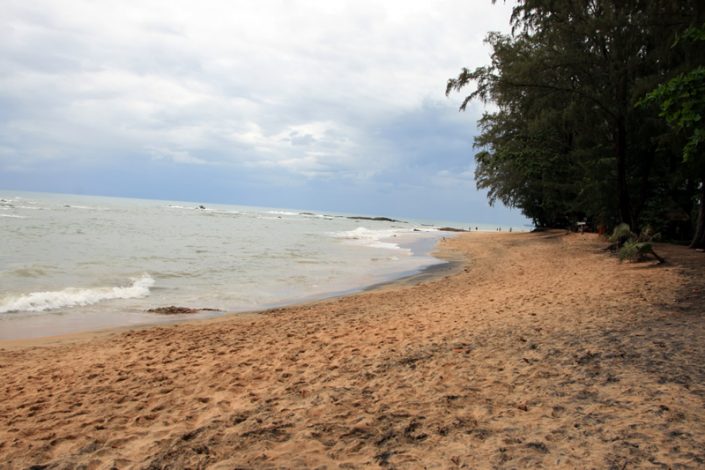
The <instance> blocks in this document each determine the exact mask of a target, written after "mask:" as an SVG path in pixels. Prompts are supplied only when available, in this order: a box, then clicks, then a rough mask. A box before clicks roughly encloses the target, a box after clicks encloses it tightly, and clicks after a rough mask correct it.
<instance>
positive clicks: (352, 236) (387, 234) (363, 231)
mask: <svg viewBox="0 0 705 470" xmlns="http://www.w3.org/2000/svg"><path fill="white" fill-rule="evenodd" d="M402 233H409V230H406V229H405V230H395V229H382V230H371V229H368V228H365V227H358V228H356V229H355V230H347V231H344V232H333V233H331V235H332V236H334V237H335V238H341V239H344V240H348V241H349V243H353V244H356V245H363V246H367V247H370V248H383V249H387V250H399V251H403V252H406V253H408V254H411V250H409V249H407V248H402V247H400V246H399V245H398V244H396V243H393V242H391V241H388V240H389V239H391V238H394V237H396V236H397V235H399V234H402ZM383 240H384V241H383Z"/></svg>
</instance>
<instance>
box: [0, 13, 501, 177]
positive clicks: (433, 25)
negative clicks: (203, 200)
mask: <svg viewBox="0 0 705 470" xmlns="http://www.w3.org/2000/svg"><path fill="white" fill-rule="evenodd" d="M509 9H510V5H506V4H504V3H502V2H498V3H497V4H495V5H493V4H492V2H490V1H487V2H484V1H483V2H471V3H468V2H465V1H460V0H440V1H436V2H431V3H429V2H426V1H424V0H404V1H401V0H394V1H385V2H376V1H374V2H373V1H371V0H356V1H352V0H348V1H335V2H319V1H313V0H308V1H303V0H297V1H291V2H281V1H279V0H258V1H254V0H252V1H238V2H231V1H225V0H202V1H199V2H195V1H191V0H173V1H171V2H163V1H158V0H143V1H124V2H107V1H95V2H83V1H78V0H68V1H65V2H54V1H51V0H37V1H33V2H9V4H6V5H4V7H3V15H2V17H1V18H0V108H1V109H0V172H2V171H6V172H8V171H9V172H17V171H20V170H22V171H24V172H25V173H26V172H30V171H39V172H40V171H43V170H42V169H43V168H46V167H47V162H52V163H56V165H53V164H52V165H51V167H52V168H61V167H63V168H66V169H67V174H68V173H70V172H71V171H73V174H75V175H79V174H80V175H85V171H83V170H86V169H89V168H95V169H96V171H99V170H100V168H101V167H105V168H107V167H111V168H115V167H117V166H120V165H121V164H123V163H124V162H129V164H130V165H132V166H134V167H142V168H143V171H145V172H146V171H157V170H155V169H154V167H153V164H155V163H156V164H159V165H166V164H169V165H175V166H177V167H178V166H186V167H194V166H199V167H203V169H204V171H205V170H206V169H208V168H209V169H210V171H219V172H221V173H222V172H225V174H228V175H231V178H232V179H233V180H236V181H239V182H241V183H242V185H243V186H248V185H249V184H250V183H252V182H254V181H257V182H259V183H260V184H266V183H267V181H269V182H271V183H272V184H282V182H283V181H286V180H287V178H288V179H289V181H288V183H286V184H288V185H292V186H299V185H301V184H303V183H302V181H307V182H308V183H306V184H310V185H311V188H313V187H317V186H316V185H315V184H314V182H316V181H320V182H321V185H322V186H325V184H327V183H325V182H333V181H338V182H339V183H338V184H351V185H362V186H365V187H367V185H369V184H377V185H379V186H378V187H379V188H384V187H390V186H395V185H397V186H403V185H410V186H412V187H419V186H422V185H423V184H426V183H424V181H423V180H424V179H426V180H427V182H428V184H431V185H433V184H436V183H437V181H436V180H438V178H441V179H443V177H442V176H438V175H442V174H443V173H442V172H443V171H448V172H452V173H453V174H455V175H457V171H458V169H459V168H465V169H467V167H468V165H469V162H470V161H471V157H472V149H471V146H470V143H471V133H472V132H473V131H474V127H473V123H474V120H475V119H476V118H477V117H478V116H479V114H478V113H479V109H478V108H473V110H472V111H470V112H469V113H467V114H464V115H462V114H458V113H457V112H456V109H457V105H458V104H459V101H460V98H461V97H453V98H452V99H450V100H446V99H445V98H444V97H443V91H444V85H445V82H446V80H447V79H448V78H449V77H451V76H453V75H455V74H457V72H458V71H459V70H460V68H461V67H462V66H475V65H481V64H484V63H486V62H487V61H488V53H487V49H486V47H485V46H484V45H483V44H482V39H483V37H484V35H485V34H486V31H488V30H490V29H491V30H498V29H503V30H506V29H507V28H508V12H509ZM461 149H462V153H461V152H460V150H461ZM461 155H462V159H463V161H462V162H460V159H461ZM216 168H217V170H216ZM77 169H81V171H76V170H77ZM158 171H162V172H163V171H164V168H163V167H162V166H160V169H159V170H158ZM423 172H427V173H426V176H425V177H422V173H423ZM177 173H178V171H177ZM268 175H269V177H268ZM287 175H288V176H287ZM433 175H436V177H434V176H433ZM66 177H69V176H66ZM398 177H408V178H409V180H406V181H395V180H396V178H398ZM268 178H269V179H268ZM434 178H435V180H434ZM434 181H436V182H435V183H434ZM0 182H1V181H0ZM362 186H360V187H362ZM32 189H40V188H32Z"/></svg>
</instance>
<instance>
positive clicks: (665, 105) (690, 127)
mask: <svg viewBox="0 0 705 470" xmlns="http://www.w3.org/2000/svg"><path fill="white" fill-rule="evenodd" d="M653 102H656V103H658V105H659V107H660V110H661V112H660V114H659V115H660V116H661V117H663V118H664V119H665V120H666V121H667V122H668V125H669V126H671V127H673V128H674V129H675V130H677V131H680V132H684V133H685V134H686V135H687V142H686V144H685V146H684V147H683V160H684V161H686V162H687V161H692V160H694V159H696V158H698V157H699V156H700V155H702V153H703V152H702V148H703V145H705V66H700V67H697V68H695V69H693V70H691V71H689V72H687V73H682V74H679V75H678V76H676V77H674V78H672V79H671V80H669V81H667V82H666V83H664V84H662V85H660V86H658V87H657V88H656V89H655V90H654V91H652V92H651V93H649V94H648V95H646V97H645V98H644V99H643V100H641V101H640V102H639V104H640V105H645V104H649V103H653Z"/></svg>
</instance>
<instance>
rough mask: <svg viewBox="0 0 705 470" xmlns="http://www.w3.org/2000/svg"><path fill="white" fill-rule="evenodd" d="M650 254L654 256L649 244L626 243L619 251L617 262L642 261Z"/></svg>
mask: <svg viewBox="0 0 705 470" xmlns="http://www.w3.org/2000/svg"><path fill="white" fill-rule="evenodd" d="M650 254H654V249H653V246H652V245H651V243H646V242H638V241H628V242H626V243H625V244H624V245H623V246H622V248H620V250H619V261H631V262H639V261H644V260H645V259H646V255H650Z"/></svg>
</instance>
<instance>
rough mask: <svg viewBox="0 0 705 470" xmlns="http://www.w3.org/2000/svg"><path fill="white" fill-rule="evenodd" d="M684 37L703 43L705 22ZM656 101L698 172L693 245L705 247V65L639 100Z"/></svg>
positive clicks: (691, 166)
mask: <svg viewBox="0 0 705 470" xmlns="http://www.w3.org/2000/svg"><path fill="white" fill-rule="evenodd" d="M682 40H688V41H692V42H696V43H701V44H702V43H703V42H705V26H703V27H701V28H696V27H691V28H689V29H688V30H686V31H685V33H684V34H683V36H682ZM679 42H680V41H679ZM654 102H655V103H657V104H658V106H659V108H660V111H661V112H660V116H661V117H663V118H664V119H665V120H666V122H668V125H669V126H671V127H672V128H673V129H675V130H676V131H677V132H680V133H682V134H683V135H684V136H685V142H686V143H685V145H684V146H683V162H684V163H685V164H686V165H688V166H689V167H690V168H691V169H692V170H693V174H695V175H697V178H698V184H699V197H698V205H699V209H698V217H697V222H696V228H695V233H694V235H693V240H692V241H691V243H690V247H691V248H705V65H698V66H695V67H694V68H692V69H691V70H689V71H688V72H684V73H681V74H679V75H677V76H676V77H674V78H672V79H670V80H668V81H667V82H665V83H663V84H661V85H659V86H658V87H657V88H656V89H655V90H653V91H652V92H651V93H649V94H648V95H647V96H646V98H645V99H644V100H642V101H641V103H640V104H642V105H647V104H649V103H654Z"/></svg>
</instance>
